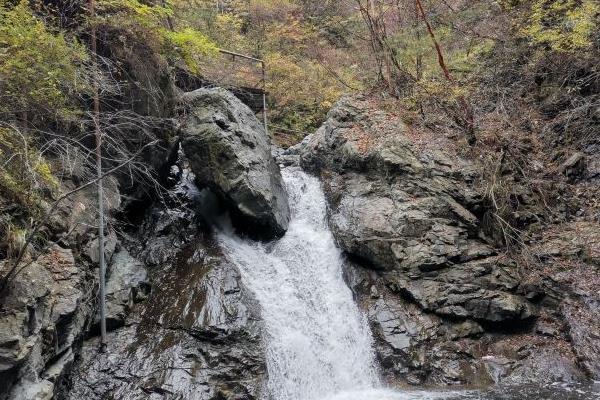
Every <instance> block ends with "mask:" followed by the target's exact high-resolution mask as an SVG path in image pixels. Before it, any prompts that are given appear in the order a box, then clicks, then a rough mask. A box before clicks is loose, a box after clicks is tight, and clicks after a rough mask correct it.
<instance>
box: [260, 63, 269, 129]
mask: <svg viewBox="0 0 600 400" xmlns="http://www.w3.org/2000/svg"><path fill="white" fill-rule="evenodd" d="M261 65H262V81H263V94H262V100H263V126H264V128H265V133H266V134H267V135H268V134H269V129H268V128H267V74H266V72H265V62H264V61H261Z"/></svg>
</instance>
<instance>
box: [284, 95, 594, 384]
mask: <svg viewBox="0 0 600 400" xmlns="http://www.w3.org/2000/svg"><path fill="white" fill-rule="evenodd" d="M381 109H382V107H381V106H378V105H377V104H373V101H372V99H360V98H356V97H354V98H344V99H342V100H341V101H340V102H339V103H338V104H337V105H336V106H335V107H334V108H333V109H332V110H331V111H330V113H329V115H328V118H327V120H326V122H325V123H324V124H323V125H322V126H321V128H320V129H319V130H318V131H317V132H315V133H314V134H313V135H311V136H309V137H307V138H306V139H305V140H304V141H303V143H301V144H300V145H299V146H297V147H294V148H292V149H288V150H287V151H285V152H282V154H281V155H279V158H280V159H281V160H284V159H288V158H289V159H290V160H291V162H295V160H293V159H292V158H296V157H298V158H299V162H300V164H301V165H302V167H303V168H305V169H307V170H309V171H311V172H313V173H315V174H318V175H319V176H320V177H321V179H322V181H323V188H324V191H325V195H326V200H327V202H328V218H329V225H330V227H331V230H332V233H333V235H334V237H335V238H336V240H337V243H338V244H339V246H340V247H341V248H342V249H343V250H344V251H345V252H346V253H347V254H348V255H349V257H348V262H347V266H346V275H347V279H348V281H349V283H350V286H351V287H352V288H353V290H354V292H355V293H356V296H357V299H358V302H359V304H360V305H361V306H363V308H364V310H365V313H366V315H367V318H368V320H369V322H370V325H371V328H372V331H373V334H374V337H375V348H376V351H377V355H378V357H379V361H380V364H381V366H382V373H383V375H384V377H385V379H386V380H388V381H389V383H391V384H406V383H408V384H444V385H445V384H477V385H485V384H490V383H494V382H507V383H517V382H519V383H520V382H533V381H539V382H546V383H551V382H553V381H554V380H562V381H576V380H581V379H582V377H583V375H584V374H583V372H582V371H581V369H580V368H579V367H578V366H577V356H576V352H574V351H573V350H572V349H571V348H570V346H569V344H568V343H569V340H570V338H568V337H567V336H566V335H565V334H564V333H563V332H561V331H560V330H559V331H558V333H557V334H556V335H554V336H552V337H551V338H549V337H547V336H546V333H537V331H535V330H536V329H538V328H537V326H538V325H539V324H538V322H537V321H540V320H542V318H538V316H539V315H540V305H539V298H540V293H541V292H543V289H540V288H529V289H528V288H526V287H525V285H524V284H523V281H524V277H523V275H522V269H520V268H518V267H517V264H516V263H515V262H514V261H512V260H511V259H510V258H508V257H506V256H505V255H503V254H498V253H500V252H499V251H498V250H497V249H495V248H494V246H493V245H492V244H491V243H493V242H492V241H491V240H488V239H487V238H486V236H485V234H484V233H483V229H482V223H481V221H480V219H481V217H482V215H484V213H485V204H484V202H483V198H482V196H481V194H480V193H479V191H478V188H477V182H478V180H479V176H478V173H477V168H476V167H475V165H473V164H472V163H471V162H469V161H467V160H464V159H462V158H461V157H460V156H459V154H458V151H456V149H453V144H452V141H451V140H448V139H445V138H443V137H441V136H436V135H433V134H432V135H431V137H424V136H423V135H424V134H422V133H420V134H419V135H415V134H414V133H413V132H411V129H410V128H408V127H406V126H405V124H404V123H402V121H401V119H400V117H399V116H398V115H397V114H393V113H387V112H383V111H381ZM536 302H537V303H536ZM545 316H546V314H544V317H545ZM554 322H555V321H553V322H552V324H550V325H549V326H551V328H548V327H546V328H544V327H542V328H539V329H540V332H546V331H548V330H549V331H552V330H553V329H555V328H554V327H555V325H557V324H558V323H556V324H555V323H554ZM532 331H533V332H532ZM577 338H580V342H581V343H582V348H583V347H585V346H588V345H587V343H588V342H589V338H588V337H585V336H583V335H579V336H577ZM507 343H517V344H516V345H515V346H516V347H517V348H518V351H515V350H514V349H512V348H510V346H507ZM549 360H553V361H552V363H551V362H550V361H549ZM550 364H552V365H553V366H552V369H553V371H554V372H553V374H548V373H547V370H548V368H547V367H548V366H549V365H550ZM538 365H539V367H536V366H538ZM523 371H528V372H527V374H524V373H523ZM521 377H522V379H521Z"/></svg>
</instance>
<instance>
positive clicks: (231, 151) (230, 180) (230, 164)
mask: <svg viewBox="0 0 600 400" xmlns="http://www.w3.org/2000/svg"><path fill="white" fill-rule="evenodd" d="M182 104H183V105H182V110H181V136H182V141H181V146H182V148H183V151H184V153H185V155H186V156H187V158H188V159H189V161H190V164H191V168H192V170H193V172H194V174H195V175H196V180H197V183H198V184H199V185H200V186H201V187H208V188H210V189H211V190H212V191H213V192H214V193H215V194H216V195H217V196H219V197H220V198H221V199H222V200H223V201H224V202H225V204H226V205H227V207H228V209H229V211H230V213H231V214H232V216H233V219H234V224H236V225H237V226H238V227H239V228H242V229H243V230H245V231H246V232H247V233H249V234H253V235H254V236H259V237H264V238H272V237H277V236H281V235H283V233H284V232H285V231H286V229H287V226H288V222H289V215H290V211H289V205H288V200H287V194H286V192H285V188H284V185H283V181H282V178H281V172H280V171H279V167H278V165H277V164H276V163H275V160H274V159H273V157H272V155H271V143H270V139H269V137H268V136H267V134H266V132H265V130H264V128H263V127H262V125H261V124H260V122H259V121H258V119H257V118H256V117H255V115H254V113H253V112H252V111H251V110H250V109H249V108H248V107H247V106H246V105H244V104H243V103H242V102H241V101H240V100H239V99H237V98H236V97H235V96H234V95H233V94H232V93H230V92H228V91H226V90H224V89H198V90H195V91H193V92H189V93H186V94H184V95H183V99H182Z"/></svg>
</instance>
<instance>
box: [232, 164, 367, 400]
mask: <svg viewBox="0 0 600 400" xmlns="http://www.w3.org/2000/svg"><path fill="white" fill-rule="evenodd" d="M283 177H284V181H285V183H286V185H287V190H288V193H289V199H290V205H291V207H292V220H291V222H290V226H289V230H288V232H287V233H286V235H285V236H284V237H283V238H281V239H280V240H279V241H277V242H274V243H270V244H264V243H257V242H252V241H246V240H242V239H239V238H237V237H235V236H233V235H230V234H224V233H223V234H221V235H220V241H221V244H222V246H223V247H225V249H226V253H227V255H228V257H229V258H230V259H231V260H232V261H233V262H234V263H235V264H237V266H238V267H239V269H240V271H241V273H242V277H243V279H244V282H245V283H246V285H247V286H248V287H249V288H250V289H251V290H252V291H253V292H254V294H255V295H256V297H257V299H258V301H259V302H260V304H261V307H262V315H263V318H264V321H265V325H266V337H265V347H266V351H267V368H268V373H269V381H268V384H267V385H268V388H267V391H268V395H269V396H270V397H271V398H273V399H274V400H318V399H323V398H326V397H327V396H330V395H332V394H335V393H339V392H346V391H357V390H365V389H370V388H373V387H375V386H377V384H378V378H377V372H376V368H375V360H374V355H373V350H372V338H371V335H370V332H369V329H368V326H367V322H366V320H365V318H364V317H363V316H362V315H361V313H360V311H359V309H358V307H357V306H356V304H355V303H354V301H353V298H352V293H351V292H350V289H348V287H347V286H346V284H345V282H344V281H343V279H342V254H341V251H340V250H339V249H338V248H337V247H336V245H335V243H334V239H333V236H332V234H331V232H330V231H329V228H328V226H327V222H326V216H325V212H326V210H325V204H326V203H325V199H324V196H323V193H322V191H321V187H320V184H319V181H318V180H317V179H316V178H314V177H311V176H308V175H306V174H305V173H304V172H302V171H300V170H298V169H291V168H288V169H286V170H284V171H283Z"/></svg>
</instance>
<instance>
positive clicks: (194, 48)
mask: <svg viewBox="0 0 600 400" xmlns="http://www.w3.org/2000/svg"><path fill="white" fill-rule="evenodd" d="M161 32H162V35H163V37H164V38H165V41H166V43H167V45H169V46H170V47H172V48H173V49H174V50H175V52H177V54H178V55H179V56H180V57H181V59H182V60H183V62H184V63H185V65H186V66H187V67H188V69H189V70H190V71H191V72H193V73H196V74H197V73H199V72H200V63H201V61H202V58H204V57H214V56H216V55H217V54H218V51H219V49H218V47H217V46H216V45H215V44H214V43H213V42H212V41H211V40H210V39H208V38H207V37H206V36H205V35H203V34H202V33H200V32H198V31H196V30H194V29H191V28H185V29H183V30H180V31H168V30H162V31H161Z"/></svg>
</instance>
